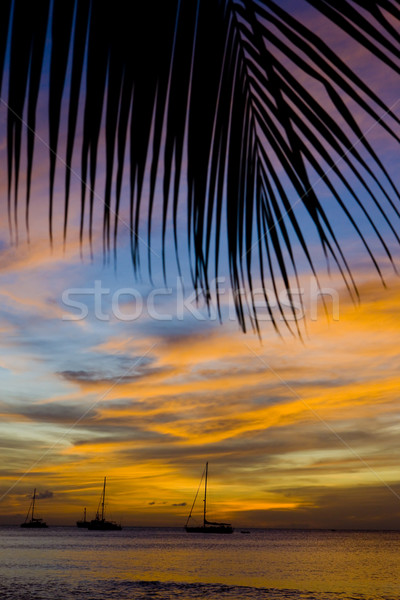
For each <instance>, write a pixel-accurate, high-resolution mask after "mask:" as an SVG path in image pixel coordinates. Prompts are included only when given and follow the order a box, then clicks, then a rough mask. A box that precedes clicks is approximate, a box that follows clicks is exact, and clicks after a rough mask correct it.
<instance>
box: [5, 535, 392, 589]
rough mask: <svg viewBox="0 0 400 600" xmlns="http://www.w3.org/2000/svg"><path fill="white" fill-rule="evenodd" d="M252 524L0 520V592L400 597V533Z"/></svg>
mask: <svg viewBox="0 0 400 600" xmlns="http://www.w3.org/2000/svg"><path fill="white" fill-rule="evenodd" d="M247 531H248V532H249V533H242V531H241V530H236V531H235V532H234V533H233V534H232V535H216V534H214V535H204V534H190V533H186V532H185V531H184V530H183V529H181V528H177V529H173V528H165V529H163V528H159V529H157V528H129V527H125V528H124V529H122V531H108V532H107V531H87V530H86V529H78V528H77V527H49V528H48V529H42V530H24V529H21V528H19V527H0V599H1V600H77V599H78V600H108V599H111V598H112V599H115V600H137V599H143V600H144V599H146V600H147V599H152V600H172V599H174V600H175V599H176V600H200V598H201V599H217V598H218V599H222V600H261V599H268V600H283V599H285V600H344V599H346V600H350V599H354V600H355V599H357V600H367V599H368V600H399V599H400V531H384V532H382V531H381V532H380V531H332V530H326V531H325V530H318V531H316V530H278V529H276V530H274V529H268V530H261V529H250V530H247Z"/></svg>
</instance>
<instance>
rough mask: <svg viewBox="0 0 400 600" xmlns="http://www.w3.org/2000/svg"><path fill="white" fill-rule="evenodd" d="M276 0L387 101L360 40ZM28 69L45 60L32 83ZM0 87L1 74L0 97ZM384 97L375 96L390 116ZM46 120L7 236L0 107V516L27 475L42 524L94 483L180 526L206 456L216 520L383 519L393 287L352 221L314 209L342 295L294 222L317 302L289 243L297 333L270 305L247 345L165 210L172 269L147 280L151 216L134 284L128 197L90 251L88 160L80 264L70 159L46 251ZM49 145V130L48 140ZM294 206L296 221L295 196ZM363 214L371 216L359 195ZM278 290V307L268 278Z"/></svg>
mask: <svg viewBox="0 0 400 600" xmlns="http://www.w3.org/2000/svg"><path fill="white" fill-rule="evenodd" d="M295 4H296V5H297V6H298V7H299V8H298V10H299V11H301V13H302V18H303V19H304V20H305V22H307V23H308V24H309V25H312V26H313V28H314V29H315V30H316V31H317V32H318V33H319V35H321V36H322V37H324V39H325V40H326V41H328V42H329V43H331V44H332V45H333V46H335V49H336V50H338V51H340V52H341V54H342V56H343V58H345V60H346V61H348V63H349V64H351V65H352V66H353V68H355V69H357V70H358V72H360V73H366V72H367V71H368V80H369V82H370V83H371V84H373V85H374V89H375V90H376V91H377V92H378V93H380V94H382V95H383V97H384V99H385V101H386V102H387V104H388V105H389V106H394V105H395V103H396V102H397V101H398V92H399V89H398V85H397V80H396V79H395V76H394V75H392V74H391V73H390V71H389V69H386V68H383V67H382V66H381V65H379V64H377V63H374V62H373V61H372V62H371V59H370V57H369V56H367V54H366V52H365V51H364V50H363V49H362V48H360V47H359V46H357V45H354V42H351V41H350V40H348V39H347V38H346V37H345V36H344V35H343V34H340V32H339V31H338V30H337V29H335V27H334V26H333V25H328V24H327V23H326V22H324V21H323V19H322V18H320V17H318V16H317V15H316V14H315V13H314V12H313V11H312V10H311V9H310V8H307V9H305V7H304V5H305V3H301V2H300V3H295ZM291 6H292V5H291ZM293 6H294V4H293ZM293 68H294V67H293ZM47 76H48V73H47V71H46V70H45V72H44V74H43V89H44V90H45V89H46V84H47V80H46V77H47ZM396 85H397V89H396ZM5 90H6V88H4V86H3V90H2V97H3V98H4V99H6V98H7V94H6V91H5ZM315 93H316V94H317V95H318V94H322V92H321V91H320V90H318V89H316V90H315ZM320 97H321V98H322V100H323V97H322V96H320ZM399 107H400V104H398V105H397V107H396V106H395V107H394V111H395V112H397V114H399ZM46 114H47V97H46V94H45V93H43V94H42V95H41V96H40V99H39V105H38V137H37V139H36V150H35V164H34V178H33V192H32V193H33V198H32V208H31V224H30V243H29V244H28V243H27V239H26V234H25V230H24V196H23V192H24V176H23V174H22V180H21V202H20V211H19V212H20V214H19V216H20V231H19V243H18V245H16V244H15V243H14V242H15V240H13V239H11V238H10V233H9V230H8V223H7V218H6V214H7V213H6V211H7V200H6V199H7V151H6V139H7V137H6V123H7V112H6V104H5V103H2V104H1V105H0V153H1V155H0V170H1V171H0V173H1V176H0V186H1V188H0V193H1V199H2V200H1V202H2V214H3V219H2V222H1V226H0V332H1V335H0V390H1V394H0V414H1V419H0V447H1V457H2V461H1V467H0V523H1V524H19V523H20V522H21V521H22V520H24V518H25V515H26V512H27V509H28V506H29V498H30V497H31V495H32V490H33V488H35V487H36V489H37V493H38V496H39V498H40V500H39V501H38V511H39V512H40V515H41V516H42V517H44V518H45V520H46V521H47V523H48V524H49V525H57V524H66V525H73V524H74V523H75V521H76V520H77V519H78V518H80V517H81V515H82V511H83V507H87V511H88V517H90V518H92V516H94V513H95V511H96V507H97V502H98V499H99V496H100V491H101V486H102V482H103V478H104V476H107V480H108V511H109V515H110V517H112V518H114V519H116V520H118V521H121V522H122V524H123V525H126V526H128V525H155V526H159V525H163V526H164V525H165V526H183V525H184V523H185V520H186V517H187V514H188V512H189V510H190V507H191V503H192V501H193V498H194V494H195V492H196V490H197V487H198V484H199V481H200V477H201V473H202V471H203V468H204V464H205V462H206V461H208V462H209V513H210V518H212V519H216V520H218V519H221V520H226V521H228V522H232V524H233V525H234V526H235V527H241V526H243V527H316V528H324V527H327V528H341V527H344V528H371V529H378V528H393V529H397V528H399V526H400V475H399V459H400V444H399V436H400V412H399V402H398V400H399V398H398V396H399V388H400V385H399V384H400V346H399V339H400V338H399V335H400V320H399V318H398V314H399V306H400V280H399V278H398V276H397V275H396V273H395V272H394V270H393V268H392V266H391V265H390V264H389V263H388V261H387V259H386V258H385V256H384V254H383V252H382V250H381V248H380V246H379V244H378V241H377V239H376V236H374V235H373V232H372V231H371V232H370V234H368V230H366V231H367V234H368V236H369V237H368V240H369V241H370V243H371V247H372V248H373V249H374V250H375V251H376V254H377V256H378V257H379V260H380V265H381V267H382V270H383V273H384V276H385V281H386V288H384V286H383V285H382V284H381V282H380V279H379V276H378V274H377V272H376V270H375V269H374V266H373V265H372V263H371V261H370V260H369V258H368V256H367V254H366V252H365V250H364V249H363V248H362V245H361V243H360V242H359V241H358V240H357V238H356V235H355V233H354V231H352V230H351V228H350V226H349V224H348V223H346V222H345V220H344V217H343V216H342V214H341V213H340V212H339V210H337V209H332V210H331V212H332V214H333V219H334V221H335V225H336V227H337V231H338V234H339V236H340V239H341V242H342V245H343V249H344V251H345V254H346V256H347V257H348V259H349V262H350V265H351V267H352V270H353V275H354V278H355V280H356V282H357V285H358V289H359V292H360V299H361V300H360V303H359V304H357V303H354V302H353V301H352V299H351V298H350V297H349V294H348V292H347V290H346V287H345V285H344V282H343V280H342V279H341V277H340V274H338V273H337V272H336V270H335V269H334V268H333V269H332V272H331V274H330V275H328V274H327V268H326V263H325V260H324V258H323V253H322V251H321V249H320V247H319V245H318V239H317V236H316V234H315V232H313V231H312V229H311V227H310V231H309V240H310V248H311V251H312V253H313V256H314V257H315V262H316V264H317V265H318V269H319V273H318V274H319V276H320V278H321V279H320V283H321V287H322V288H323V290H324V294H325V299H326V304H327V313H328V315H326V314H324V311H323V309H322V302H321V293H319V292H318V287H317V284H316V281H315V279H314V278H313V277H312V276H311V275H310V273H309V271H308V270H307V267H306V263H305V261H304V257H303V256H302V255H301V251H300V248H298V247H296V246H295V249H296V250H297V252H298V261H299V263H298V264H299V269H300V275H301V277H300V280H301V286H302V290H301V292H300V293H299V294H301V296H302V298H303V300H304V315H303V311H302V309H301V308H300V305H298V309H297V315H298V317H299V323H300V330H301V334H302V338H303V339H299V336H298V335H294V336H293V335H291V334H290V332H289V331H288V330H287V328H286V327H285V325H284V324H283V323H282V322H280V323H279V315H278V314H277V318H278V323H279V326H280V331H281V334H282V337H280V336H279V335H278V334H277V333H276V332H275V331H274V328H273V326H272V324H271V323H270V322H269V321H268V319H267V313H266V311H264V312H263V310H262V309H261V310H260V323H261V339H260V338H259V337H258V336H257V335H256V334H254V333H253V332H252V331H251V327H250V329H249V331H248V332H247V333H243V332H242V331H241V329H240V328H239V326H238V323H237V320H236V317H235V313H234V310H233V303H232V297H231V294H230V292H229V281H228V278H225V279H224V275H223V272H224V268H225V273H226V274H228V272H229V271H228V268H227V265H226V261H225V264H223V265H222V266H223V268H222V270H221V271H222V272H221V276H222V278H223V279H222V280H221V284H220V285H221V287H223V288H224V289H225V290H226V291H225V292H223V293H222V295H221V304H222V313H223V322H222V324H221V323H220V322H219V320H218V318H217V316H216V313H215V310H211V313H210V314H209V313H208V312H207V310H206V308H205V307H204V303H203V302H202V300H201V299H199V303H198V304H197V303H196V301H195V297H194V294H193V290H192V288H191V283H190V276H189V271H188V265H187V257H186V252H185V251H186V248H185V219H184V204H182V209H181V214H180V227H181V238H180V239H181V258H182V265H183V278H182V280H179V279H178V278H177V269H176V263H175V259H174V253H173V250H170V251H168V253H167V254H168V256H167V259H168V260H167V264H168V281H167V283H166V285H165V283H164V281H163V277H162V269H161V250H160V246H161V244H160V226H161V215H160V216H159V222H157V221H156V222H155V224H154V245H153V251H152V262H153V275H154V277H153V284H151V283H150V281H149V277H148V275H147V272H146V256H147V246H146V243H145V242H144V241H142V242H141V244H142V256H143V269H142V277H141V279H137V278H135V277H134V274H133V269H132V265H131V258H130V252H129V231H128V229H127V227H126V218H127V214H128V209H127V207H125V209H124V210H125V213H124V212H122V214H121V223H120V236H119V246H118V260H117V264H116V267H115V268H114V265H113V263H112V261H111V263H110V264H103V255H102V240H101V219H102V211H101V202H102V193H103V187H104V184H103V182H102V180H101V170H102V168H103V167H104V164H102V161H104V157H103V156H102V155H101V156H100V157H99V167H98V168H99V171H100V179H99V185H98V188H96V194H97V196H98V197H97V201H98V206H99V209H98V211H97V213H96V219H97V221H96V227H97V229H95V237H94V247H93V253H94V256H93V260H91V258H90V250H89V248H88V245H87V243H86V242H85V244H84V246H83V256H82V257H81V255H80V248H79V232H78V228H79V196H78V194H79V190H80V182H79V178H78V171H79V169H78V167H77V169H76V174H75V175H74V180H73V182H72V194H75V196H74V195H73V203H72V207H71V218H70V222H69V230H68V239H67V247H66V250H65V252H64V251H63V244H62V236H61V232H62V214H63V204H62V202H63V182H64V172H63V169H62V166H60V165H61V161H60V162H59V164H58V171H57V180H56V200H57V199H58V200H59V202H58V203H56V206H57V209H56V214H55V243H54V247H53V248H52V249H51V248H50V245H49V239H48V223H47V210H48V208H47V207H48V204H47V202H48V200H47V198H48V149H47V147H46V144H47V141H46V140H47V138H48V133H47V122H46ZM360 120H364V121H363V122H362V125H363V126H364V130H368V136H369V138H368V139H369V140H370V142H371V143H372V144H373V145H374V147H375V148H376V149H378V150H379V152H380V155H381V156H382V158H383V159H384V161H385V164H386V165H387V166H388V168H389V170H390V171H391V174H392V176H393V177H394V178H395V181H396V182H397V184H398V185H399V186H400V179H399V173H398V149H397V148H395V145H394V142H392V141H391V140H390V139H387V138H386V137H385V136H384V135H383V134H382V131H381V130H379V131H378V129H377V128H374V124H373V123H372V122H371V123H369V122H367V120H366V118H365V117H364V116H362V119H361V118H360ZM79 135H80V134H78V138H79ZM63 144H64V145H63ZM64 146H65V139H64V138H63V132H61V139H60V148H61V149H63V148H64ZM62 152H63V150H62ZM62 152H61V154H62ZM395 153H397V156H396V154H395ZM77 154H79V153H77ZM78 162H79V156H77V158H76V164H77V165H78ZM396 163H397V167H396ZM127 179H128V178H127ZM318 186H320V188H318ZM316 189H317V191H319V193H320V194H321V196H322V198H323V200H324V202H325V203H326V206H327V207H329V206H330V205H329V202H330V201H331V204H332V199H331V198H330V197H329V194H328V192H327V191H326V189H323V188H322V184H321V183H320V182H316ZM366 204H367V205H368V201H366ZM298 210H299V215H300V216H301V210H302V209H301V208H300V206H298ZM328 210H329V208H328ZM370 210H371V214H372V216H373V218H374V219H376V222H377V223H379V222H380V217H379V215H378V214H377V209H376V208H373V207H372V203H371V207H370ZM156 215H157V213H156ZM143 219H144V221H145V215H143ZM382 231H384V232H385V227H384V225H382ZM387 239H388V245H389V246H390V248H391V250H392V251H393V254H394V260H395V263H396V265H397V266H398V267H399V266H400V262H399V257H400V253H399V248H398V247H397V246H396V243H395V241H394V240H393V239H392V238H391V236H390V235H389V233H388V235H387ZM168 247H171V248H172V243H171V244H170V246H168ZM256 283H257V282H256ZM255 287H257V285H256V286H255ZM267 287H268V282H267ZM279 291H280V293H281V294H282V296H281V299H283V300H284V299H285V296H284V289H283V287H281V288H279ZM260 298H261V295H260ZM78 303H79V304H78ZM214 306H215V303H214ZM292 325H293V324H292ZM293 330H294V331H295V327H294V328H293ZM199 508H200V507H199Z"/></svg>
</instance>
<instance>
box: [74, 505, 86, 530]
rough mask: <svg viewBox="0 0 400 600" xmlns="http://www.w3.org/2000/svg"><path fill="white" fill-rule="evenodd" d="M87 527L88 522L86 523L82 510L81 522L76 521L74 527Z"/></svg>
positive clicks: (84, 513)
mask: <svg viewBox="0 0 400 600" xmlns="http://www.w3.org/2000/svg"><path fill="white" fill-rule="evenodd" d="M88 525H89V521H86V508H84V509H83V521H77V522H76V526H77V527H86V528H87V527H88Z"/></svg>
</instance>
